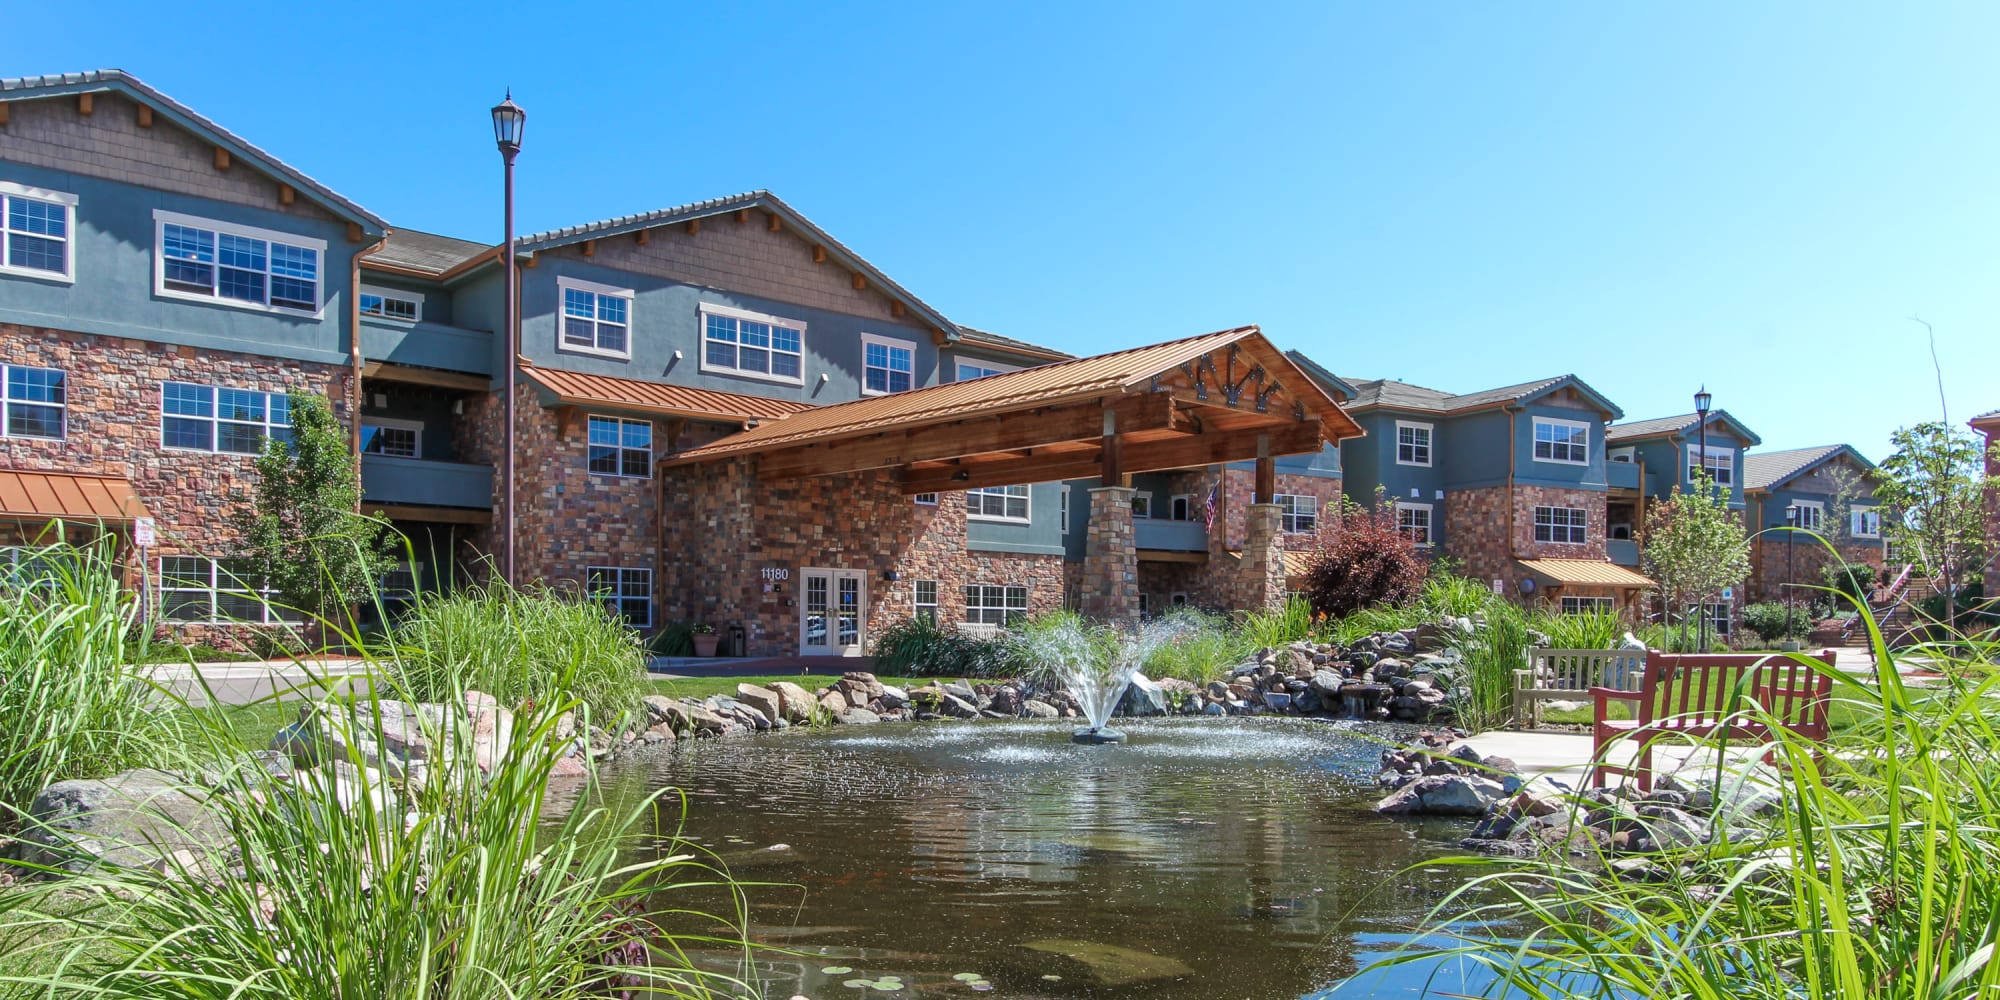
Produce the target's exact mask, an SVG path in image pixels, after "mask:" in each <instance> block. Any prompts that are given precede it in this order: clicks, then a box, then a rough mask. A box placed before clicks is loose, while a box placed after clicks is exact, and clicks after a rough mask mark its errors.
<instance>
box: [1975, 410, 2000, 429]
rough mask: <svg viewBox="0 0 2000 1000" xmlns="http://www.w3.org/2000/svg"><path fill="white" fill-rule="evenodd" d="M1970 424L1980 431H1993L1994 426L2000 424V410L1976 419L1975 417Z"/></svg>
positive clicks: (1981, 415) (1983, 414)
mask: <svg viewBox="0 0 2000 1000" xmlns="http://www.w3.org/2000/svg"><path fill="white" fill-rule="evenodd" d="M1968 422H1969V423H1971V424H1972V426H1974V427H1977V428H1979V429H1980V430H1989V429H1992V428H1993V427H1994V425H1996V424H2000V410H1994V411H1992V412H1990V413H1982V414H1980V415H1978V416H1976V417H1973V418H1972V419H1971V420H1970V421H1968Z"/></svg>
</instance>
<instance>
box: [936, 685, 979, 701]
mask: <svg viewBox="0 0 2000 1000" xmlns="http://www.w3.org/2000/svg"><path fill="white" fill-rule="evenodd" d="M944 693H945V694H948V695H951V696H952V697H954V698H957V699H959V700H961V701H969V702H972V703H973V704H975V705H976V704H978V703H979V692H977V691H974V690H973V689H972V685H970V684H967V683H965V682H964V681H952V682H951V683H949V684H946V685H945V686H944Z"/></svg>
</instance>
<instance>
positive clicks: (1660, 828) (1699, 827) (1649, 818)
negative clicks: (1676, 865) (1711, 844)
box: [1639, 805, 1708, 850]
mask: <svg viewBox="0 0 2000 1000" xmlns="http://www.w3.org/2000/svg"><path fill="white" fill-rule="evenodd" d="M1639 816H1640V817H1641V818H1642V819H1643V820H1644V821H1645V822H1644V825H1643V826H1642V828H1641V829H1642V831H1643V832H1644V834H1645V839H1646V840H1647V841H1648V844H1647V845H1646V846H1647V847H1649V848H1650V849H1652V850H1665V849H1668V848H1675V847H1693V846H1694V845H1696V844H1702V843H1707V841H1708V824H1707V823H1705V822H1703V821H1702V820H1700V819H1698V818H1696V817H1694V816H1690V815H1688V814H1687V813H1685V812H1682V811H1681V810H1679V809H1675V808H1674V807H1672V806H1656V805H1644V806H1640V807H1639Z"/></svg>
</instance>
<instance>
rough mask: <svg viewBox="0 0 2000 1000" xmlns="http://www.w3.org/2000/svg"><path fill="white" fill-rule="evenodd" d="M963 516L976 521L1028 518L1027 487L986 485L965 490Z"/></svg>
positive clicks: (1022, 519) (1023, 519) (1020, 519)
mask: <svg viewBox="0 0 2000 1000" xmlns="http://www.w3.org/2000/svg"><path fill="white" fill-rule="evenodd" d="M965 516H966V517H969V518H972V519H973V520H976V521H1025V520H1027V519H1028V488H1027V487H1026V486H988V487H986V488H985V489H979V490H966V491H965Z"/></svg>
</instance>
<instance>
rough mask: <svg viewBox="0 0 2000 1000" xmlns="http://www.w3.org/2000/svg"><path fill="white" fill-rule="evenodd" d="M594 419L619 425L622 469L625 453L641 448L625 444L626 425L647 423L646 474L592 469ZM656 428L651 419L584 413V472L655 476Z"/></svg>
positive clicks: (619, 476) (613, 475) (612, 476)
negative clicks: (654, 432)
mask: <svg viewBox="0 0 2000 1000" xmlns="http://www.w3.org/2000/svg"><path fill="white" fill-rule="evenodd" d="M592 420H610V421H612V422H614V423H616V424H617V425H618V467H619V468H621V469H623V468H624V467H625V453H626V452H628V451H638V450H639V449H637V448H628V447H626V446H625V425H626V424H645V425H646V427H647V436H646V449H645V450H646V474H645V475H643V476H631V475H626V474H625V473H623V472H598V471H596V470H595V469H592V468H591V467H590V448H591V444H590V422H591V421H592ZM655 429H656V428H654V427H653V422H652V421H650V420H639V419H636V418H633V417H621V416H618V415H617V414H614V413H586V414H584V417H583V471H584V474H585V475H591V476H610V477H611V478H613V479H651V478H653V461H654V459H655V455H654V452H653V438H652V431H653V430H655ZM598 568H599V569H607V568H612V567H602V566H600V567H598ZM628 568H631V569H638V568H639V567H636V566H633V567H628Z"/></svg>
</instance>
